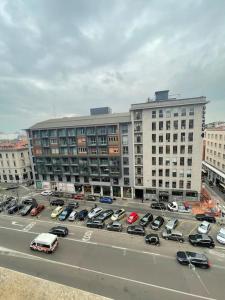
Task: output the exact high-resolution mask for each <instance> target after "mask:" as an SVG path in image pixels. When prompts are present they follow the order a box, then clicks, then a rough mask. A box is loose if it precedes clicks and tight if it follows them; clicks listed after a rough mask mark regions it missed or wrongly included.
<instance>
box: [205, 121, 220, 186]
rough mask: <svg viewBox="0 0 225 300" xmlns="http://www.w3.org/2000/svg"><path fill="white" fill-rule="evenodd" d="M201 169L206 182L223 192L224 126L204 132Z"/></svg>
mask: <svg viewBox="0 0 225 300" xmlns="http://www.w3.org/2000/svg"><path fill="white" fill-rule="evenodd" d="M202 167H203V171H204V173H205V175H207V177H208V180H209V181H211V182H213V183H214V184H215V185H218V186H221V188H222V189H224V190H225V126H221V127H217V128H208V129H206V130H205V160H204V161H203V163H202Z"/></svg>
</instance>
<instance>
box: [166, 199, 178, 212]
mask: <svg viewBox="0 0 225 300" xmlns="http://www.w3.org/2000/svg"><path fill="white" fill-rule="evenodd" d="M167 208H168V210H170V211H178V204H177V202H176V201H173V202H169V203H168V205H167Z"/></svg>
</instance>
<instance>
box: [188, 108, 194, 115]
mask: <svg viewBox="0 0 225 300" xmlns="http://www.w3.org/2000/svg"><path fill="white" fill-rule="evenodd" d="M194 113H195V112H194V107H190V110H189V116H194Z"/></svg>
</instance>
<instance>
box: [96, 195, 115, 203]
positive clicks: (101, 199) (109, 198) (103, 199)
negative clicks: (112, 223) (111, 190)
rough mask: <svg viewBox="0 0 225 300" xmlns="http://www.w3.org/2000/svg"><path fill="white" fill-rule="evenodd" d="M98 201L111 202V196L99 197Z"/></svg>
mask: <svg viewBox="0 0 225 300" xmlns="http://www.w3.org/2000/svg"><path fill="white" fill-rule="evenodd" d="M99 202H101V203H109V204H112V202H113V199H112V198H111V197H100V199H99Z"/></svg>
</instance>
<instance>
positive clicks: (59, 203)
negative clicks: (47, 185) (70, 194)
mask: <svg viewBox="0 0 225 300" xmlns="http://www.w3.org/2000/svg"><path fill="white" fill-rule="evenodd" d="M64 203H65V202H64V200H63V199H54V200H52V201H51V202H50V205H52V206H63V205H64Z"/></svg>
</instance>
